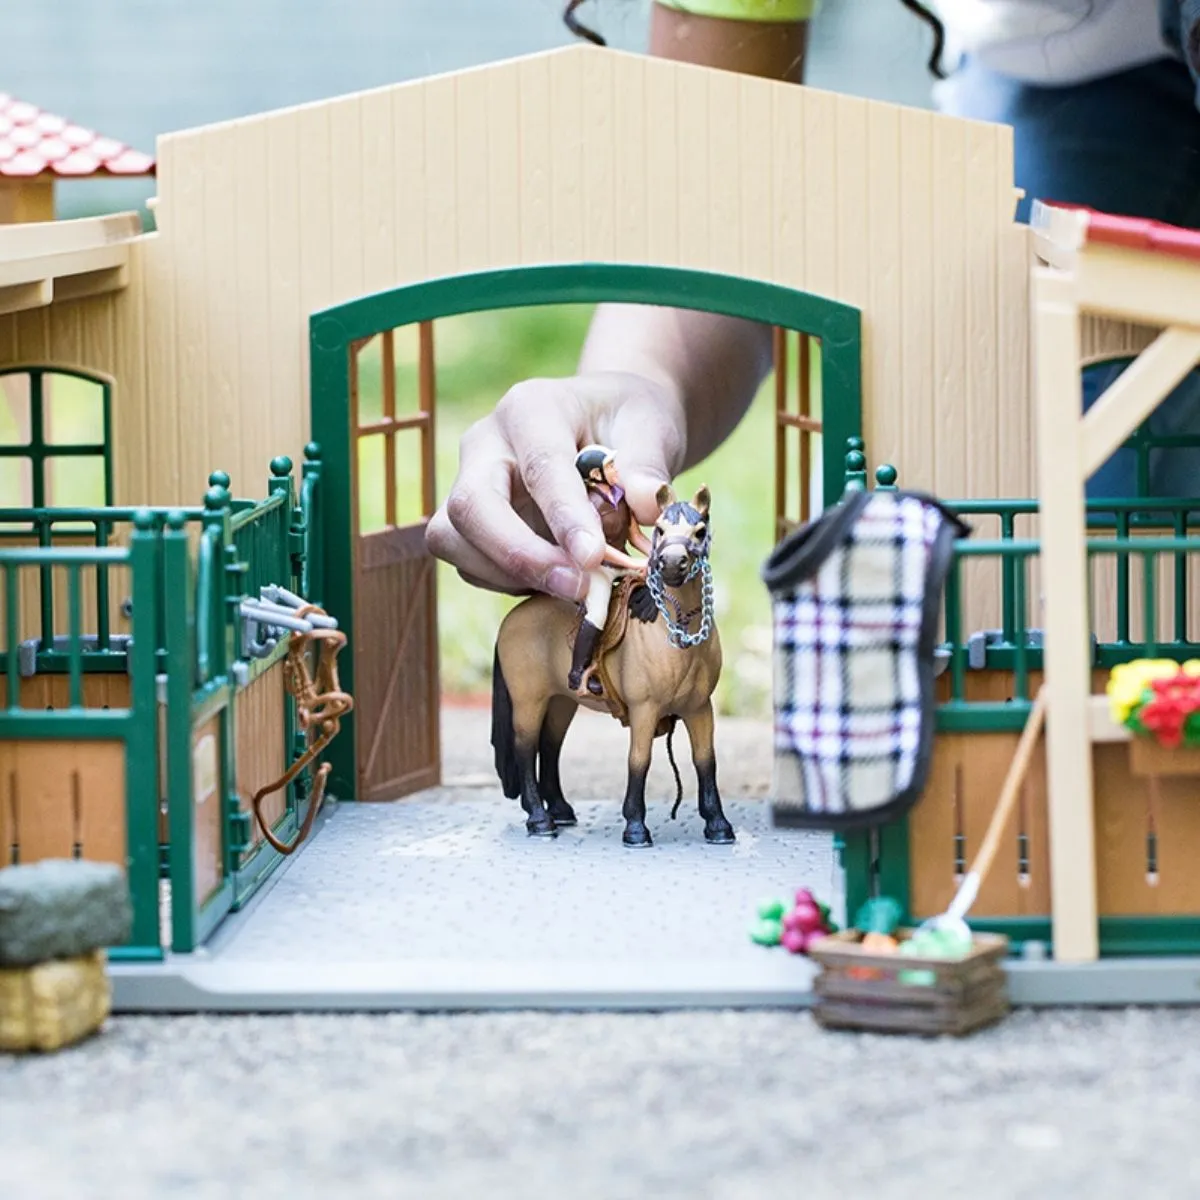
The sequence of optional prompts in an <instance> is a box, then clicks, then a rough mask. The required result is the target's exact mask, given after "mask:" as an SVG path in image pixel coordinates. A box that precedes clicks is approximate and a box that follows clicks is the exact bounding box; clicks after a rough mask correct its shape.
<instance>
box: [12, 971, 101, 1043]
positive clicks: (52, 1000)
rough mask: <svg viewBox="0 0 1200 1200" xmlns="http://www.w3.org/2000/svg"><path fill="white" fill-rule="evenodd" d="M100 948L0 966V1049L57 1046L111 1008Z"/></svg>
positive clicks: (95, 1024)
mask: <svg viewBox="0 0 1200 1200" xmlns="http://www.w3.org/2000/svg"><path fill="white" fill-rule="evenodd" d="M104 965H105V955H104V951H103V950H94V951H93V952H92V953H91V954H87V955H82V956H80V957H77V958H69V959H60V960H58V961H56V962H45V963H39V964H38V965H37V966H35V967H5V968H0V1051H7V1052H9V1053H16V1052H21V1051H28V1050H40V1051H50V1050H61V1049H62V1048H63V1047H64V1046H69V1045H71V1044H73V1043H74V1042H78V1041H81V1040H82V1039H83V1038H85V1037H87V1036H88V1035H89V1034H92V1033H95V1032H96V1030H97V1029H99V1028H100V1026H101V1025H103V1024H104V1022H105V1020H106V1019H107V1017H108V1014H109V1013H110V1012H111V1011H112V984H111V983H110V982H109V978H108V973H107V972H106V971H105V969H104Z"/></svg>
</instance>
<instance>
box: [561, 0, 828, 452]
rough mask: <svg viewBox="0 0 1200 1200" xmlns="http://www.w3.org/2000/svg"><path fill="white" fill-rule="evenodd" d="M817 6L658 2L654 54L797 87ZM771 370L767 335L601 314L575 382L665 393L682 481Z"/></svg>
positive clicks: (715, 323) (664, 315)
mask: <svg viewBox="0 0 1200 1200" xmlns="http://www.w3.org/2000/svg"><path fill="white" fill-rule="evenodd" d="M815 8H816V0H655V3H654V4H652V5H651V19H650V54H651V56H652V57H655V58H666V59H671V60H673V61H676V62H687V63H692V64H695V65H700V66H706V67H713V68H716V69H719V70H727V71H734V72H737V73H738V74H743V75H757V76H760V77H763V78H766V79H777V80H782V81H787V82H792V83H800V82H802V81H803V78H804V62H805V55H806V52H807V49H808V24H809V20H810V19H811V17H812V15H813V12H814V11H815ZM771 366H772V357H771V333H770V329H769V328H768V327H766V326H762V325H756V324H754V323H752V322H749V321H741V320H737V319H735V318H733V317H724V316H720V315H717V314H714V313H705V312H698V311H695V310H688V309H669V308H648V307H644V306H640V305H617V304H607V305H600V306H598V307H597V309H596V313H595V316H594V317H593V320H592V324H591V327H590V329H589V331H588V336H587V341H586V343H585V344H584V348H583V353H582V356H581V358H580V362H579V371H580V374H587V373H588V372H592V371H612V372H621V373H627V374H631V375H642V376H644V377H646V378H650V379H654V380H656V381H658V382H660V383H662V384H663V385H664V386H666V387H667V388H669V389H670V390H671V391H672V393H673V394H674V396H675V397H676V399H677V401H678V403H679V406H680V413H681V416H682V419H683V422H684V426H685V428H686V444H685V446H684V447H682V448H681V455H680V457H679V458H678V460H676V461H674V462H671V463H669V464H668V465H669V466H670V467H671V468H672V470H673V471H674V472H676V473H678V472H679V471H681V470H686V469H687V468H688V467H690V466H693V465H695V464H696V463H697V462H700V461H701V460H702V459H704V458H706V457H707V456H708V455H709V454H711V453H712V451H713V450H715V449H716V448H717V446H719V445H720V444H721V443H722V442H723V441H724V440H725V438H727V437H728V436H729V434H730V433H732V432H733V430H734V428H735V427H736V426H737V424H738V422H739V421H740V420H741V418H742V417H743V416H744V415H745V412H746V409H747V407H748V406H749V404H750V401H751V400H753V398H754V395H755V393H756V392H757V390H758V388H759V386H760V384H761V383H762V381H763V379H764V378H766V376H767V374H768V373H769V372H770V370H771Z"/></svg>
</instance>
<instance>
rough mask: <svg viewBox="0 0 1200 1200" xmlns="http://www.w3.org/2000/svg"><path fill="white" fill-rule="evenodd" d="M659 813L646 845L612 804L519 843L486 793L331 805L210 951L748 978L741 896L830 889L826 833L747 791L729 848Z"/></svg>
mask: <svg viewBox="0 0 1200 1200" xmlns="http://www.w3.org/2000/svg"><path fill="white" fill-rule="evenodd" d="M661 807H662V809H663V813H662V817H661V818H660V819H659V820H658V821H657V822H655V823H654V825H653V826H652V830H653V835H654V839H655V845H654V846H652V847H649V848H646V849H640V850H632V849H629V848H627V847H625V846H623V845H622V844H621V832H622V829H623V822H622V820H621V815H620V806H619V804H618V803H616V802H603V801H576V810H577V813H578V816H579V824H578V825H577V826H576V827H574V828H571V829H564V830H562V831H561V832H560V833H559V836H558V837H557V838H555V839H552V840H543V839H540V838H531V837H529V836H528V834H527V833H526V832H525V827H524V813H523V812H522V811H521V809H520V806H519V805H518V804H517V803H515V802H512V801H506V800H504V799H503V797H502V796H500V794H499V792H498V791H497V792H496V793H495V794H487V793H485V794H484V795H482V796H477V795H475V794H471V793H468V794H467V796H466V797H465V798H464V796H463V794H462V793H456V792H452V791H449V790H443V791H441V792H439V793H437V794H434V795H431V796H430V797H429V798H428V799H419V800H410V801H408V802H405V803H399V804H388V805H341V806H340V807H339V808H338V810H337V811H336V812H335V813H334V814H333V815H332V816H331V817H330V819H329V821H328V822H327V823H326V825H325V827H324V828H323V829H322V831H321V833H320V835H319V836H318V837H317V838H316V839H315V840H314V841H313V844H312V846H311V847H310V848H309V849H308V850H307V851H306V852H305V853H304V855H303V856H302V857H301V858H299V859H298V860H297V861H296V862H295V863H294V864H293V865H292V866H291V868H290V869H289V870H288V871H287V873H286V874H285V875H284V876H283V877H282V878H281V879H280V880H279V882H278V883H277V884H276V886H275V887H274V888H273V889H272V890H271V892H270V893H269V894H268V895H267V896H266V897H265V898H264V899H263V901H262V903H261V904H260V905H259V906H258V907H257V909H256V910H255V911H254V912H253V913H252V914H251V918H250V919H249V920H247V921H246V922H245V924H244V925H243V926H242V927H241V928H240V929H239V930H238V931H237V933H236V934H235V935H234V936H233V937H232V938H231V939H230V940H229V941H228V943H227V944H225V945H223V946H221V948H220V950H219V954H220V957H221V958H222V960H224V961H226V962H233V961H250V962H263V961H267V960H271V959H280V958H282V959H290V960H293V961H295V960H299V959H321V960H323V961H326V962H329V963H345V962H366V961H374V962H379V961H386V960H392V961H395V960H398V959H405V958H417V959H446V958H452V959H466V960H469V961H476V962H482V961H485V960H486V961H491V962H496V961H507V962H523V961H533V960H537V961H541V962H545V961H547V960H551V961H565V960H575V961H593V960H596V959H603V960H606V961H610V962H611V961H616V960H620V961H624V962H627V963H633V964H636V963H640V962H648V963H662V962H663V961H665V960H690V961H693V962H704V961H716V960H719V961H720V962H722V963H725V964H728V965H729V967H730V968H731V969H737V970H739V971H745V972H753V971H754V970H755V968H756V967H759V966H761V965H762V964H763V960H764V959H765V958H767V957H768V955H769V954H770V952H768V951H766V950H764V949H762V948H761V947H758V946H756V945H754V943H752V942H751V941H749V939H748V937H747V927H748V925H749V922H750V920H751V918H752V916H753V912H754V905H755V902H756V900H757V899H758V898H760V897H762V896H770V895H780V896H788V895H791V894H792V893H793V892H794V891H795V889H796V887H797V886H800V885H807V886H810V887H812V888H813V889H814V890H816V891H818V892H819V894H821V895H823V896H824V895H828V894H829V893H830V890H831V888H832V887H833V884H834V869H833V857H832V852H831V848H830V839H829V838H827V837H826V838H822V839H812V838H798V837H796V835H795V834H791V835H783V834H781V833H780V832H778V831H776V830H773V829H771V828H770V823H769V814H768V812H767V810H766V806H765V805H764V804H763V803H762V802H761V801H750V802H746V801H740V802H739V801H730V802H727V803H726V814H727V816H728V817H729V818H730V820H731V821H732V822H733V824H734V828H735V831H736V833H737V838H738V840H737V842H736V843H734V844H733V845H731V846H710V845H708V844H707V843H706V842H705V841H704V838H703V834H702V822H701V821H700V818H699V817H698V815H697V814H696V813H695V811H694V810H693V811H688V812H685V811H683V810H682V809H681V810H680V813H679V819H678V820H676V821H671V820H669V819H666V812H665V807H666V806H665V805H663V806H661ZM780 953H784V952H782V951H781V952H780Z"/></svg>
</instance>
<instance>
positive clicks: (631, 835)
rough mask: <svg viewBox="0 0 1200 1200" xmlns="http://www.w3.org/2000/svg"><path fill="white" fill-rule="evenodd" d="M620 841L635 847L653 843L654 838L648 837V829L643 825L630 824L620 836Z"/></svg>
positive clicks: (638, 847)
mask: <svg viewBox="0 0 1200 1200" xmlns="http://www.w3.org/2000/svg"><path fill="white" fill-rule="evenodd" d="M621 841H623V842H624V843H625V845H626V846H633V847H634V848H635V849H640V848H641V847H643V846H653V845H654V840H653V839H652V838H651V837H650V830H648V829H647V828H646V827H645V825H630V826H629V827H628V828H627V829H626V830H625V832H624V834H623V835H622V836H621Z"/></svg>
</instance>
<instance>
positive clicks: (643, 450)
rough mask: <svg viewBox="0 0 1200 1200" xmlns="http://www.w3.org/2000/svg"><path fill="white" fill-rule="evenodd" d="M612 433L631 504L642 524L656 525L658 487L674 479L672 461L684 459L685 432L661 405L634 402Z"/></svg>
mask: <svg viewBox="0 0 1200 1200" xmlns="http://www.w3.org/2000/svg"><path fill="white" fill-rule="evenodd" d="M612 433H613V442H612V449H613V454H614V455H615V457H616V460H617V466H618V468H619V469H620V472H621V482H622V483H623V484H624V487H625V498H626V500H627V501H628V502H629V507H630V509H631V510H632V512H633V515H634V516H635V517H636V518H637V520H638V522H639V523H640V524H642V525H653V524H654V522H655V521H657V520H658V514H659V511H660V510H659V505H658V499H657V497H658V490H659V488H661V487H662V486H663V484H668V485H669V484H670V483H671V480H672V479H673V478H674V474H675V473H674V471H672V470H671V465H670V464H671V462H672V461H678V460H679V459H680V458H682V449H683V436H682V431H681V430H679V429H678V428H677V427H676V425H675V423H674V422H673V421H672V420H671V419H670V418H669V416H668V415H667V414H666V413H664V412H663V411H662V409H661V408H659V407H658V406H657V405H656V406H653V407H651V406H649V405H641V404H637V405H634V404H631V405H628V406H627V408H626V410H625V411H623V412H622V413H621V414H620V415H619V417H618V418H617V420H616V421H615V422H614V427H613V431H612Z"/></svg>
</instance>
